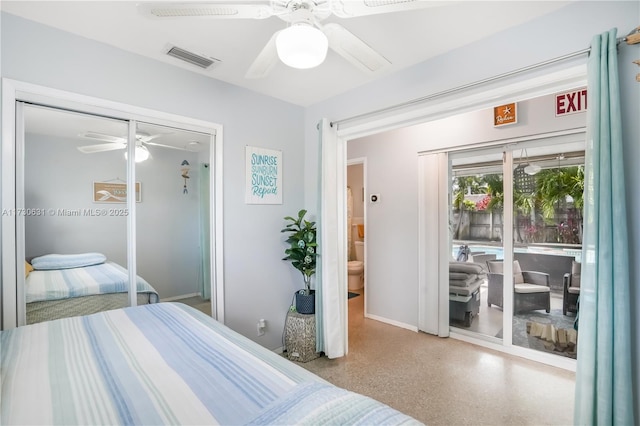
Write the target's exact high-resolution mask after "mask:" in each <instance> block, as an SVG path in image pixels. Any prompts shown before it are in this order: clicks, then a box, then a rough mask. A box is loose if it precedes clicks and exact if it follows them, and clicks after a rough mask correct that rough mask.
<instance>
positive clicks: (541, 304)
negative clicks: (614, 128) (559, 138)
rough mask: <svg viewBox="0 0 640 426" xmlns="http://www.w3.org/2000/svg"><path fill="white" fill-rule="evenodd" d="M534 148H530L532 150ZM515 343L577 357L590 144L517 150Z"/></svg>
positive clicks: (579, 142) (544, 145) (547, 144)
mask: <svg viewBox="0 0 640 426" xmlns="http://www.w3.org/2000/svg"><path fill="white" fill-rule="evenodd" d="M525 146H526V145H525ZM513 167H514V172H513V208H512V216H513V221H514V226H513V268H514V270H513V281H514V284H513V288H514V295H513V300H514V308H513V318H512V343H513V345H515V346H519V347H523V348H529V349H534V350H536V351H541V352H545V353H552V354H556V355H559V356H564V357H568V358H576V350H577V346H576V344H577V330H576V328H575V327H574V323H575V321H576V313H577V310H578V309H577V302H578V296H579V286H580V261H581V248H582V199H583V198H582V196H583V192H584V141H583V140H582V136H580V140H577V141H574V142H568V143H563V144H555V143H553V141H545V142H544V143H538V144H535V145H533V146H531V145H530V146H529V148H525V149H520V150H514V151H513Z"/></svg>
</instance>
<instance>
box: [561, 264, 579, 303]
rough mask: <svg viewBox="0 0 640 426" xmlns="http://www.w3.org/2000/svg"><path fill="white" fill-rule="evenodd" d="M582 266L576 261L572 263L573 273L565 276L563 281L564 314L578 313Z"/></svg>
mask: <svg viewBox="0 0 640 426" xmlns="http://www.w3.org/2000/svg"><path fill="white" fill-rule="evenodd" d="M581 269H582V267H581V264H580V263H578V262H576V261H575V260H574V261H573V262H572V263H571V273H569V272H567V273H566V274H564V277H563V279H562V287H563V295H562V313H563V314H564V315H567V312H575V313H578V299H579V297H580V273H581Z"/></svg>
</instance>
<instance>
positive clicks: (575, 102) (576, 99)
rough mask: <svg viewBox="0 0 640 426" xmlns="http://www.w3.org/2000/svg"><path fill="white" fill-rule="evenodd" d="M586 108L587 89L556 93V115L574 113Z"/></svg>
mask: <svg viewBox="0 0 640 426" xmlns="http://www.w3.org/2000/svg"><path fill="white" fill-rule="evenodd" d="M586 110H587V89H582V90H577V91H575V92H569V93H563V94H561V95H556V115H565V114H575V113H577V112H583V111H586Z"/></svg>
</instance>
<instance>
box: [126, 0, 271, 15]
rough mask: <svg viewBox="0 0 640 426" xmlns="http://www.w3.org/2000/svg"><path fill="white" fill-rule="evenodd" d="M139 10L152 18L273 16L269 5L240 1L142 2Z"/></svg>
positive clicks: (267, 3)
mask: <svg viewBox="0 0 640 426" xmlns="http://www.w3.org/2000/svg"><path fill="white" fill-rule="evenodd" d="M138 11H139V12H140V13H142V14H144V15H146V16H148V17H151V18H159V19H162V18H193V17H203V18H216V19H265V18H269V17H270V16H273V14H274V11H273V9H272V7H271V6H270V5H269V2H266V4H260V3H258V2H256V1H253V2H250V1H249V2H244V3H242V2H238V3H233V2H229V3H180V2H176V3H165V2H158V3H142V4H140V5H138Z"/></svg>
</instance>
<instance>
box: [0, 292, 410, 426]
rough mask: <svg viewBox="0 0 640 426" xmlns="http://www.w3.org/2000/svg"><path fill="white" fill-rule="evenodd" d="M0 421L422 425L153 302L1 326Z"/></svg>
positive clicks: (206, 320) (195, 315)
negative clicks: (0, 385)
mask: <svg viewBox="0 0 640 426" xmlns="http://www.w3.org/2000/svg"><path fill="white" fill-rule="evenodd" d="M0 345H1V348H0V355H1V361H0V362H1V364H0V366H1V371H2V373H1V374H2V376H1V378H2V389H1V392H2V406H1V407H0V410H1V411H0V423H1V424H3V425H14V424H64V425H74V424H83V425H93V424H136V425H144V424H149V425H151V424H152V425H161V424H302V423H306V424H322V423H325V424H326V423H331V424H362V425H365V424H366V425H371V424H390V425H391V424H420V423H419V422H417V421H416V420H415V419H413V418H411V417H409V416H406V415H404V414H402V413H400V412H398V411H396V410H394V409H392V408H391V407H389V406H386V405H384V404H382V403H380V402H377V401H375V400H373V399H371V398H368V397H366V396H363V395H360V394H357V393H353V392H349V391H347V390H345V389H341V388H337V387H335V386H333V385H331V384H329V383H328V382H326V381H324V380H322V379H321V378H319V377H318V376H316V375H314V374H313V373H311V372H309V371H307V370H305V369H303V368H302V367H300V366H298V365H295V364H294V363H292V362H291V361H289V360H287V359H285V358H284V357H282V356H280V355H278V354H275V353H273V352H271V351H269V350H267V349H265V348H263V347H262V346H260V345H258V344H256V343H255V342H253V341H251V340H249V339H247V338H245V337H244V336H242V335H240V334H238V333H236V332H234V331H233V330H231V329H229V328H228V327H226V326H224V325H222V324H221V323H218V322H217V321H215V320H213V319H212V318H210V317H208V316H206V315H205V314H203V313H201V312H199V311H197V310H195V309H193V308H190V307H188V306H186V305H183V304H180V303H157V304H150V305H144V306H138V307H132V308H124V309H117V310H113V311H108V312H101V313H98V314H93V315H88V316H82V317H74V318H64V319H60V320H55V321H49V322H43V323H39V324H33V325H27V326H24V327H19V328H16V329H12V330H7V331H2V332H0Z"/></svg>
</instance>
